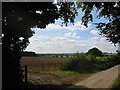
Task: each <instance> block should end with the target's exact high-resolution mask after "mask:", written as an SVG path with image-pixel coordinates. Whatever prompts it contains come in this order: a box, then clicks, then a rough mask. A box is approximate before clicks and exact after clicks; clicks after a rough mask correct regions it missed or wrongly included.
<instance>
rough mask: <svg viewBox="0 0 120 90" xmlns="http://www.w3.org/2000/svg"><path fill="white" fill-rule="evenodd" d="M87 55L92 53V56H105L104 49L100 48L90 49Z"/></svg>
mask: <svg viewBox="0 0 120 90" xmlns="http://www.w3.org/2000/svg"><path fill="white" fill-rule="evenodd" d="M87 55H92V56H95V57H96V56H103V54H102V51H100V50H99V49H98V48H92V49H90V50H88V52H87Z"/></svg>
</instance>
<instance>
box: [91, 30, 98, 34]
mask: <svg viewBox="0 0 120 90" xmlns="http://www.w3.org/2000/svg"><path fill="white" fill-rule="evenodd" d="M90 33H91V34H93V35H99V31H97V30H91V31H90Z"/></svg>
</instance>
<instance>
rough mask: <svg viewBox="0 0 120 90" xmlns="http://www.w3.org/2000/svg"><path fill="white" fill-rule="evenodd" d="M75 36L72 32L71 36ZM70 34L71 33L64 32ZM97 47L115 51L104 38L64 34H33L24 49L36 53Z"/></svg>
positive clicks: (73, 50)
mask: <svg viewBox="0 0 120 90" xmlns="http://www.w3.org/2000/svg"><path fill="white" fill-rule="evenodd" d="M74 35H75V36H76V34H75V33H74V34H73V36H74ZM66 36H71V33H69V34H66ZM93 47H97V48H99V49H100V50H102V51H103V52H115V51H116V49H117V48H116V47H114V46H113V45H112V44H111V43H109V42H108V41H106V39H105V38H100V37H93V38H89V39H81V38H80V39H79V40H78V39H77V40H75V39H71V38H67V37H65V36H63V37H60V36H57V37H55V36H51V37H49V36H44V35H34V36H33V37H32V38H30V45H29V46H28V47H27V49H26V50H28V51H35V52H38V53H68V52H73V53H75V52H77V51H79V52H87V51H88V50H89V49H91V48H93Z"/></svg>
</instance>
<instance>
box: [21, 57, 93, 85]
mask: <svg viewBox="0 0 120 90" xmlns="http://www.w3.org/2000/svg"><path fill="white" fill-rule="evenodd" d="M68 59H69V58H67V57H22V58H21V66H24V65H28V79H29V80H32V81H34V82H35V83H37V84H55V85H72V84H75V83H76V82H78V81H80V80H84V79H86V78H87V77H89V76H91V75H92V73H86V74H81V73H77V72H71V71H61V70H59V68H60V66H61V64H62V63H64V62H65V61H66V60H68Z"/></svg>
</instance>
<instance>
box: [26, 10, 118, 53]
mask: <svg viewBox="0 0 120 90" xmlns="http://www.w3.org/2000/svg"><path fill="white" fill-rule="evenodd" d="M92 14H93V15H94V16H93V17H94V18H93V19H94V21H95V22H100V21H102V22H108V20H106V19H104V18H101V19H97V18H96V17H97V14H98V13H97V12H96V11H95V10H94V11H92ZM82 16H83V13H82V11H81V10H79V11H78V16H77V17H76V18H75V23H74V25H72V24H70V23H68V26H67V27H66V26H65V25H63V26H61V25H62V22H63V21H61V20H60V19H58V20H56V22H55V24H48V25H47V26H46V28H45V29H40V28H32V30H34V31H35V34H34V36H32V37H31V38H30V39H29V41H30V44H29V45H28V47H27V48H26V50H25V51H33V52H36V53H76V52H87V51H88V50H89V49H91V48H94V47H96V48H98V49H99V50H101V51H102V52H109V53H115V52H116V50H117V47H115V46H114V45H113V44H112V43H111V42H108V41H107V40H106V38H105V37H103V36H101V35H99V31H98V29H97V28H96V26H95V24H94V22H90V23H89V24H88V27H87V28H86V27H85V26H84V25H82V24H81V23H82V21H81V17H82Z"/></svg>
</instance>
